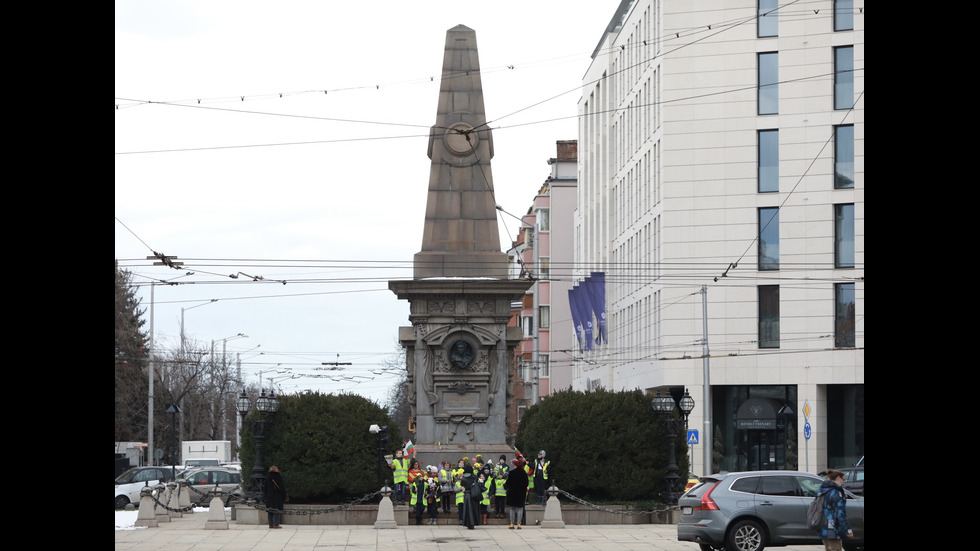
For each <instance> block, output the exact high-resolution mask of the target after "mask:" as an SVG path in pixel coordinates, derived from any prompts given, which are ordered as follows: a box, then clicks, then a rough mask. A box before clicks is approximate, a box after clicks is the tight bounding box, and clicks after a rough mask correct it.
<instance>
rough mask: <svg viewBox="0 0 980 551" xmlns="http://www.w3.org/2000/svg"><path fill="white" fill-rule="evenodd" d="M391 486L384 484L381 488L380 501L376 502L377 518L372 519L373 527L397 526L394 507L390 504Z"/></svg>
mask: <svg viewBox="0 0 980 551" xmlns="http://www.w3.org/2000/svg"><path fill="white" fill-rule="evenodd" d="M391 493H392V490H391V488H389V487H388V485H387V484H386V485H385V486H384V487H383V488H381V503H379V504H378V519H377V520H375V521H374V528H375V529H376V530H377V529H383V528H398V523H397V522H395V507H394V505H392V504H391Z"/></svg>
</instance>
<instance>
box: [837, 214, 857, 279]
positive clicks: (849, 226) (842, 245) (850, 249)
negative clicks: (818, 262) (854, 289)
mask: <svg viewBox="0 0 980 551" xmlns="http://www.w3.org/2000/svg"><path fill="white" fill-rule="evenodd" d="M834 267H835V268H853V267H854V204H853V203H845V204H841V205H834Z"/></svg>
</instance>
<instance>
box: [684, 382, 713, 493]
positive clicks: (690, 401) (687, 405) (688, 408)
mask: <svg viewBox="0 0 980 551" xmlns="http://www.w3.org/2000/svg"><path fill="white" fill-rule="evenodd" d="M677 407H679V408H680V410H681V413H682V414H684V434H687V418H688V416H690V415H691V412H692V411H694V398H691V395H690V394H689V393H688V392H687V387H685V388H684V396H682V397H681V401H680V402H679V403H678V404H677ZM688 448H690V450H691V459H690V461H689V462H688V466H689V467H688V468H690V466H691V465H694V446H693V445H692V446H688ZM704 474H708V473H704Z"/></svg>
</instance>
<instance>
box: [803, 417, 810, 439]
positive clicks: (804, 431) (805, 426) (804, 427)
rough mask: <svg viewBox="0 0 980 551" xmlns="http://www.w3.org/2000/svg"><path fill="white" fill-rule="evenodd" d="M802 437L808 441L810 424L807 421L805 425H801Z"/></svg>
mask: <svg viewBox="0 0 980 551" xmlns="http://www.w3.org/2000/svg"><path fill="white" fill-rule="evenodd" d="M803 436H805V437H806V439H807V440H809V439H810V422H809V421H807V422H806V423H803Z"/></svg>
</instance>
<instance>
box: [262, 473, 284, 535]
mask: <svg viewBox="0 0 980 551" xmlns="http://www.w3.org/2000/svg"><path fill="white" fill-rule="evenodd" d="M262 497H263V498H264V499H265V507H266V513H267V516H268V517H269V528H282V526H280V525H279V524H280V523H281V522H282V511H283V508H284V507H285V506H286V505H285V504H286V502H287V501H289V494H287V493H286V481H285V480H283V479H282V474H280V473H279V467H277V466H275V465H273V466H271V467H269V474H268V475H266V477H265V481H264V482H263V488H262Z"/></svg>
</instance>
